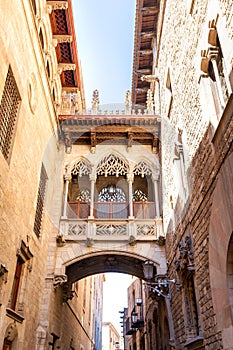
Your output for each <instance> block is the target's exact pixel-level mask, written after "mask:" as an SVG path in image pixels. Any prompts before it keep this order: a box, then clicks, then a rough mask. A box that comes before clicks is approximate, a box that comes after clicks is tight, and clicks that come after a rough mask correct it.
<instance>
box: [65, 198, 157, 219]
mask: <svg viewBox="0 0 233 350" xmlns="http://www.w3.org/2000/svg"><path fill="white" fill-rule="evenodd" d="M89 215H90V203H86V202H76V201H71V202H69V203H68V206H67V218H68V219H86V218H88V216H89ZM128 216H129V203H127V202H95V203H94V217H95V218H96V219H127V218H128ZM133 216H134V217H135V218H136V219H154V218H155V216H156V212H155V203H154V202H134V203H133Z"/></svg>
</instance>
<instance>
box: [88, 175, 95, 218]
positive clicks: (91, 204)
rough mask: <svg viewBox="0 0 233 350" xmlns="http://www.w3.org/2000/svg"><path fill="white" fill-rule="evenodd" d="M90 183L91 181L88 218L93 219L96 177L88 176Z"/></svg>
mask: <svg viewBox="0 0 233 350" xmlns="http://www.w3.org/2000/svg"><path fill="white" fill-rule="evenodd" d="M89 178H90V181H91V202H90V217H89V218H93V217H94V192H95V182H96V175H90V177H89Z"/></svg>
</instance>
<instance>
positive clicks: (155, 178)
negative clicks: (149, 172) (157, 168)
mask: <svg viewBox="0 0 233 350" xmlns="http://www.w3.org/2000/svg"><path fill="white" fill-rule="evenodd" d="M152 181H153V184H154V198H155V210H156V217H158V218H159V217H160V206H159V175H154V176H153V177H152Z"/></svg>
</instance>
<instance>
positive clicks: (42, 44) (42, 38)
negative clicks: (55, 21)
mask: <svg viewBox="0 0 233 350" xmlns="http://www.w3.org/2000/svg"><path fill="white" fill-rule="evenodd" d="M39 39H40V44H41V47H42V50H44V37H43V33H42V29H41V28H40V31H39Z"/></svg>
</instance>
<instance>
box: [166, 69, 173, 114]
mask: <svg viewBox="0 0 233 350" xmlns="http://www.w3.org/2000/svg"><path fill="white" fill-rule="evenodd" d="M172 99H173V93H172V84H171V76H170V69H168V71H167V80H166V90H165V101H166V115H167V117H168V118H170V110H171V105H172Z"/></svg>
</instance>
